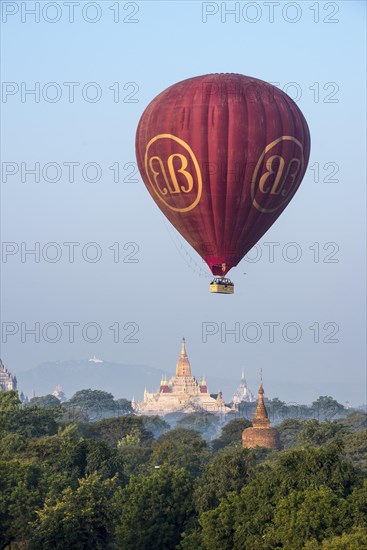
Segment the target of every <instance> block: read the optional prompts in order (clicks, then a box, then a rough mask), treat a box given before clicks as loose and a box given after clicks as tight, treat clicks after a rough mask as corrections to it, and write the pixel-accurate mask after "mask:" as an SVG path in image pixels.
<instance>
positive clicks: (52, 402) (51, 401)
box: [27, 394, 61, 409]
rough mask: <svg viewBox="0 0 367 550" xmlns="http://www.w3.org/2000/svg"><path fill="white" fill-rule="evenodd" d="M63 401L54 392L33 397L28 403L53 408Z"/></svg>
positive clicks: (43, 407) (33, 405) (29, 405)
mask: <svg viewBox="0 0 367 550" xmlns="http://www.w3.org/2000/svg"><path fill="white" fill-rule="evenodd" d="M60 405H61V402H60V400H59V399H57V397H55V396H54V395H52V394H48V395H43V396H41V397H32V399H31V400H30V401H29V403H28V404H27V407H39V408H41V409H52V407H58V406H60Z"/></svg>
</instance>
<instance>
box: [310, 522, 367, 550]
mask: <svg viewBox="0 0 367 550" xmlns="http://www.w3.org/2000/svg"><path fill="white" fill-rule="evenodd" d="M365 548H367V529H363V528H362V527H354V528H353V529H352V530H351V531H350V532H348V533H343V534H342V535H337V536H335V537H331V538H330V539H325V540H323V541H322V543H318V542H317V541H316V540H310V541H307V542H306V544H305V545H304V547H303V550H365Z"/></svg>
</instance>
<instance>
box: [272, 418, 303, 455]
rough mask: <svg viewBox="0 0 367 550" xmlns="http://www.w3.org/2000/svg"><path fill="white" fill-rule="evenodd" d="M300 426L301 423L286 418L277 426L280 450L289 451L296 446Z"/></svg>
mask: <svg viewBox="0 0 367 550" xmlns="http://www.w3.org/2000/svg"><path fill="white" fill-rule="evenodd" d="M302 426H303V422H301V421H300V420H296V419H295V418H287V419H286V420H283V422H281V423H280V424H278V425H277V430H278V433H279V438H280V443H281V447H282V449H291V448H292V447H295V446H296V444H297V441H298V435H299V433H300V432H301V429H302Z"/></svg>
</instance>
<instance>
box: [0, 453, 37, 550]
mask: <svg viewBox="0 0 367 550" xmlns="http://www.w3.org/2000/svg"><path fill="white" fill-rule="evenodd" d="M0 472H1V476H0V525H1V529H0V548H3V547H5V546H6V543H8V544H9V543H10V542H11V541H13V540H17V539H18V540H25V539H27V537H28V536H29V534H30V528H29V522H30V521H32V520H34V519H35V517H36V514H35V510H36V509H37V508H38V507H40V506H41V505H42V500H43V495H42V485H43V483H42V470H41V467H40V466H38V465H35V464H25V463H23V462H21V461H20V460H18V459H13V460H6V461H0Z"/></svg>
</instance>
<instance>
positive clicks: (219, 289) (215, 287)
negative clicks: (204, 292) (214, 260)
mask: <svg viewBox="0 0 367 550" xmlns="http://www.w3.org/2000/svg"><path fill="white" fill-rule="evenodd" d="M209 289H210V292H212V293H213V294H233V293H234V284H233V283H232V281H231V280H230V279H227V278H225V277H215V278H214V279H213V280H212V282H211V283H210V285H209Z"/></svg>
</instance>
